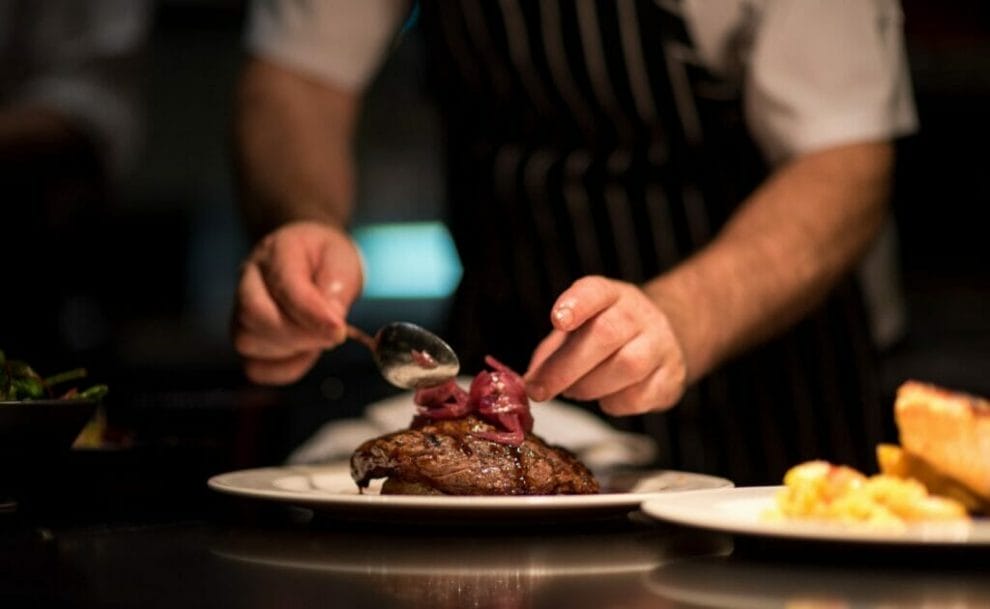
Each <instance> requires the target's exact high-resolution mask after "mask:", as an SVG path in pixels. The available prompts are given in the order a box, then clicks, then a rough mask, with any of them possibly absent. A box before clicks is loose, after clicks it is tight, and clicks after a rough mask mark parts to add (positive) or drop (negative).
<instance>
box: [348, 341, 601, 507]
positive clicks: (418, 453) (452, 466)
mask: <svg viewBox="0 0 990 609" xmlns="http://www.w3.org/2000/svg"><path fill="white" fill-rule="evenodd" d="M486 362H487V363H488V365H489V366H490V367H491V368H492V370H491V371H488V370H485V371H482V372H480V373H479V374H478V375H477V376H476V377H475V378H474V380H473V381H472V383H471V388H470V390H469V391H464V390H463V389H461V388H460V387H459V386H457V384H456V383H455V382H454V381H450V382H448V383H446V384H444V385H440V386H438V387H430V388H427V389H421V390H419V391H417V392H416V396H415V398H414V401H415V403H416V407H417V410H416V412H417V414H416V416H415V417H414V418H413V421H412V423H411V424H410V426H409V429H406V430H402V431H397V432H394V433H390V434H386V435H384V436H381V437H378V438H374V439H371V440H368V441H367V442H365V443H364V444H362V445H361V446H359V447H358V448H357V450H355V451H354V454H353V455H352V456H351V476H352V477H353V478H354V481H355V482H356V483H357V485H358V487H359V488H362V489H363V488H366V487H367V486H368V484H369V483H370V481H371V480H373V479H376V478H386V481H385V483H384V485H383V487H382V493H384V494H419V495H423V494H426V495H574V494H593V493H597V492H599V486H598V482H597V481H596V480H595V478H594V476H593V475H592V473H591V471H590V470H589V469H588V468H587V467H586V466H585V465H584V464H582V463H581V462H580V461H579V460H578V459H577V458H576V457H575V456H574V455H573V454H572V453H571V452H570V451H568V450H566V449H565V448H562V447H559V446H551V445H548V444H547V443H546V442H544V441H543V439H542V438H540V437H538V436H536V435H535V434H533V433H532V429H533V417H532V415H531V414H530V410H529V400H528V398H527V397H526V392H525V389H524V387H523V383H522V379H520V378H519V375H518V374H516V373H515V372H513V371H512V370H511V369H509V368H508V367H507V366H505V365H503V364H501V363H500V362H498V361H497V360H495V359H494V358H492V357H488V358H486Z"/></svg>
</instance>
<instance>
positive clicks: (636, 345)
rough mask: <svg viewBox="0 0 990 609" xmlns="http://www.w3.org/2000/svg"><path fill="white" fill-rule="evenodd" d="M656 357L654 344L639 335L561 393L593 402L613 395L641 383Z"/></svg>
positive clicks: (651, 370)
mask: <svg viewBox="0 0 990 609" xmlns="http://www.w3.org/2000/svg"><path fill="white" fill-rule="evenodd" d="M659 355H660V354H659V353H658V349H657V348H656V343H655V342H654V341H651V340H650V339H649V338H648V337H647V336H645V335H643V334H640V335H638V336H636V337H635V338H633V339H632V340H630V341H629V342H628V343H626V344H625V345H624V346H623V347H622V348H621V349H619V350H618V351H616V352H615V353H613V354H612V355H610V356H609V357H608V358H607V359H606V360H605V361H603V362H602V363H601V364H600V365H599V366H596V367H595V368H593V369H592V370H591V371H589V372H588V373H587V374H586V375H584V376H583V377H581V378H580V379H578V380H577V381H575V382H574V383H573V384H572V385H571V386H570V387H567V388H566V389H564V390H562V393H563V394H564V396H566V397H569V398H573V399H576V400H582V401H590V400H597V399H599V398H601V397H603V396H606V395H610V394H613V393H616V392H618V391H620V390H622V389H624V388H625V387H628V386H630V385H635V384H637V383H640V382H642V381H643V380H645V379H646V378H647V377H648V376H649V375H650V374H651V373H653V372H654V371H656V369H657V366H658V363H657V362H658V359H659Z"/></svg>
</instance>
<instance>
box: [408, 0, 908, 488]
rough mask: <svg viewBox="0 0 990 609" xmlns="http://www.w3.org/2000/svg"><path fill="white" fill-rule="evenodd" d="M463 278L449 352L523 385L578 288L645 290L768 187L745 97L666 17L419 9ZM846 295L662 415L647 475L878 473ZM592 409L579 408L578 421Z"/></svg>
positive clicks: (660, 4) (869, 363)
mask: <svg viewBox="0 0 990 609" xmlns="http://www.w3.org/2000/svg"><path fill="white" fill-rule="evenodd" d="M420 25H421V27H422V29H423V33H424V37H425V40H426V41H427V49H428V50H427V58H428V67H429V78H430V80H431V85H432V87H431V89H432V90H434V91H436V93H437V95H438V102H439V106H440V109H441V112H442V116H443V119H444V123H445V145H446V154H447V158H446V160H447V171H448V173H447V198H448V201H449V204H450V208H449V216H448V220H449V223H450V225H451V229H452V232H453V234H454V238H455V241H456V243H457V246H458V250H459V253H460V255H461V257H462V262H463V264H464V276H463V279H462V282H461V285H460V286H459V289H458V292H457V294H456V296H455V301H454V305H453V307H452V309H451V310H452V316H451V320H450V323H451V327H450V328H449V329H447V333H448V336H450V337H451V341H452V342H453V343H454V345H455V347H456V348H457V349H458V351H459V352H460V353H462V354H463V357H464V369H465V370H469V371H470V370H476V369H478V368H480V366H481V358H482V357H483V356H484V355H485V354H491V355H494V356H495V357H496V358H498V359H501V360H502V361H504V362H505V363H507V364H509V365H511V366H512V367H514V368H515V369H517V370H524V369H525V368H526V366H527V364H528V358H529V356H530V354H531V353H532V350H533V348H534V347H535V346H536V344H537V342H538V341H539V340H540V339H542V338H543V337H544V336H545V335H546V334H547V332H549V330H550V323H549V311H550V307H551V305H552V304H553V302H554V299H555V298H556V296H557V295H558V294H560V292H562V291H563V290H564V289H565V288H567V287H568V286H569V285H570V284H571V282H573V281H574V280H575V279H577V278H578V277H581V276H583V275H588V274H600V275H605V276H608V277H613V278H617V279H623V280H626V281H630V282H635V283H640V282H643V281H645V280H646V279H648V278H650V277H653V276H655V275H657V274H659V273H661V272H663V271H664V270H666V269H669V268H671V267H672V266H673V265H675V264H677V263H678V262H679V261H681V260H683V259H684V258H685V257H686V256H688V255H689V254H691V253H692V252H693V251H695V250H696V249H697V248H699V247H701V246H703V245H704V244H705V243H707V242H708V241H709V240H710V239H711V238H712V237H713V235H715V233H716V232H717V231H718V230H719V228H720V227H721V226H722V224H723V223H724V222H725V221H726V218H727V217H728V215H729V214H730V213H731V212H732V210H733V208H734V207H735V206H737V205H738V204H739V202H740V201H741V200H742V199H743V198H744V197H745V196H746V195H747V194H748V193H749V192H751V191H752V189H753V188H754V187H755V186H756V184H757V183H758V182H759V181H760V179H762V178H763V177H764V176H765V175H766V168H765V167H763V166H762V164H761V161H760V158H761V157H760V154H759V152H758V151H757V149H756V148H755V147H754V145H753V143H752V141H751V140H750V139H749V137H748V135H747V133H746V129H745V126H744V124H743V120H742V111H741V103H740V96H739V91H738V90H737V88H736V87H735V86H734V85H732V84H730V83H727V82H725V81H722V80H719V79H718V78H716V77H715V76H714V75H712V74H711V73H710V72H708V71H707V70H706V69H705V68H704V66H703V64H702V63H701V62H700V61H699V59H698V56H697V53H696V50H695V48H694V46H693V44H692V41H691V39H690V36H689V33H688V31H687V29H686V27H685V23H684V21H683V19H682V18H681V16H680V14H679V6H678V3H677V2H676V1H675V0H667V1H663V0H656V1H646V0H607V1H594V0H497V1H495V0H492V1H484V0H454V1H446V2H440V1H439V0H424V1H423V2H422V5H421V20H420ZM874 357H875V355H874V353H873V348H872V345H871V343H870V340H869V334H868V330H867V325H866V317H865V313H864V310H863V305H862V302H861V298H860V295H859V293H858V291H857V290H856V288H855V285H854V284H853V283H852V282H851V281H849V282H847V283H845V284H843V285H841V286H840V287H839V288H838V289H836V290H835V292H834V293H833V295H832V296H831V298H830V299H829V300H828V302H827V303H826V304H825V305H823V306H822V307H821V308H820V309H819V310H817V311H815V312H814V313H813V314H812V315H811V316H809V317H808V318H807V319H806V320H805V321H803V322H802V323H800V324H799V325H798V326H797V327H796V328H794V329H793V330H792V331H790V332H789V333H787V334H786V335H785V336H783V337H781V338H780V339H778V340H775V341H773V342H771V343H768V344H765V345H763V346H761V347H759V348H758V349H756V350H754V351H752V352H750V353H747V354H745V355H743V356H740V357H738V358H735V359H733V360H732V361H731V362H728V363H727V364H725V365H724V366H722V367H721V368H720V369H719V370H717V371H715V372H713V373H712V374H711V375H709V376H708V377H706V378H705V379H703V380H702V381H701V382H699V383H698V384H697V385H696V386H695V387H692V388H691V389H690V390H689V392H688V393H687V395H686V396H685V397H684V399H683V400H682V402H681V403H680V404H679V405H678V406H676V407H675V408H674V409H673V410H671V411H670V412H667V413H651V414H647V415H642V416H637V417H630V418H622V419H614V420H612V422H613V423H615V424H616V425H617V426H619V427H622V428H626V429H630V430H637V431H645V432H647V433H650V434H651V435H653V436H654V437H655V438H656V439H657V440H658V443H659V445H660V456H659V458H658V462H657V464H656V465H657V466H660V467H669V468H677V469H686V470H690V471H698V472H705V473H713V474H719V475H723V476H728V477H730V478H732V479H733V480H734V481H735V482H736V483H737V484H764V483H777V482H779V481H780V477H781V476H782V474H783V472H784V471H785V470H786V468H787V467H788V466H790V465H793V464H796V463H797V462H799V461H802V460H806V459H811V458H824V459H830V460H832V461H835V462H841V463H845V464H848V465H852V466H856V467H860V468H863V469H865V470H867V471H870V470H875V459H874V458H873V450H874V446H875V444H876V443H877V442H878V441H880V439H881V438H882V437H884V436H885V434H886V430H887V429H888V427H889V423H888V421H886V420H885V417H884V414H883V409H882V408H881V407H880V404H879V400H880V396H879V390H878V386H877V377H876V369H875V368H876V363H875V360H874ZM588 406H589V407H592V406H593V405H588Z"/></svg>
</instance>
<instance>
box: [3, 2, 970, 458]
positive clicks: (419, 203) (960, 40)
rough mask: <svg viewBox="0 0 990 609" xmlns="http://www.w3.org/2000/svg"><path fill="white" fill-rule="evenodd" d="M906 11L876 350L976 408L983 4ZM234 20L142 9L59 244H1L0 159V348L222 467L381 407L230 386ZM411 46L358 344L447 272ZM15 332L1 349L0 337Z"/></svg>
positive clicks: (367, 137)
mask: <svg viewBox="0 0 990 609" xmlns="http://www.w3.org/2000/svg"><path fill="white" fill-rule="evenodd" d="M42 4H43V3H42ZM904 9H905V14H906V22H905V23H906V29H907V41H908V47H909V55H910V60H911V67H912V73H913V78H914V87H915V91H916V99H917V104H918V109H919V113H920V117H921V130H920V132H919V133H918V135H916V136H913V137H911V138H910V139H908V140H906V141H904V142H902V143H901V148H902V152H903V154H902V157H901V159H902V160H901V164H900V167H899V173H898V178H897V187H896V192H895V210H896V220H897V224H898V228H899V256H900V265H901V269H902V283H903V288H904V290H905V294H906V297H907V307H908V308H907V311H908V318H907V323H908V325H907V331H906V333H905V334H904V336H903V337H902V338H901V339H900V340H899V341H898V342H896V343H895V344H894V345H893V346H892V347H890V349H889V350H888V351H887V352H886V353H885V360H884V366H885V367H884V386H885V390H886V391H887V392H888V393H889V394H890V395H891V400H892V396H893V391H894V389H895V388H896V386H897V385H898V384H900V382H902V381H903V380H905V379H907V378H918V379H923V380H930V381H934V382H939V383H943V384H945V385H947V386H951V387H955V388H959V389H964V390H969V391H973V392H976V393H982V394H984V395H990V374H988V372H990V273H988V272H987V269H986V266H987V261H988V259H990V257H988V255H987V253H986V251H985V249H986V248H985V243H986V228H985V226H984V225H983V224H982V223H981V222H979V221H978V220H977V218H980V217H982V216H983V214H980V211H981V208H982V207H984V206H986V205H987V204H988V203H990V183H988V180H987V179H986V174H987V170H986V156H987V155H986V154H985V153H984V151H983V147H984V146H985V145H986V143H987V142H988V141H990V120H988V118H987V117H986V114H987V108H990V27H988V26H990V19H988V16H990V15H988V13H990V9H988V7H987V6H986V5H985V3H983V2H980V1H979V0H957V1H955V2H951V3H936V2H925V1H923V0H904ZM0 19H2V17H0ZM243 19H244V7H243V4H242V3H241V2H234V1H231V0H159V1H158V2H156V3H154V4H153V5H151V7H150V11H149V13H148V15H147V24H146V27H147V30H146V32H145V33H144V35H145V39H144V44H143V48H142V50H141V53H140V55H139V57H138V59H137V63H136V64H135V66H131V67H134V68H136V72H135V76H136V80H135V81H134V82H135V94H136V95H137V97H136V99H138V100H139V108H140V114H139V121H138V127H139V128H138V130H137V133H138V135H139V137H138V138H137V139H136V140H135V142H134V144H133V146H132V147H130V148H128V149H127V153H126V154H127V158H126V159H124V161H125V162H123V163H122V167H121V170H120V174H119V175H117V176H114V178H113V179H112V180H111V182H110V183H106V184H97V185H93V184H87V183H86V180H85V178H79V177H78V176H76V177H75V178H72V179H70V180H69V182H68V183H69V186H68V187H67V191H68V192H70V193H73V194H75V195H78V194H79V192H83V193H84V194H85V196H84V197H83V200H86V201H89V204H91V207H90V208H89V210H88V211H87V212H86V213H82V214H79V213H77V214H76V216H70V217H72V218H73V219H72V221H70V222H66V223H63V224H62V225H60V226H59V227H58V229H57V230H55V231H52V232H50V233H47V234H46V235H44V236H42V237H41V238H38V237H37V236H34V237H31V238H30V239H27V238H26V237H24V236H23V235H19V231H18V222H19V220H18V218H19V216H18V215H17V213H18V212H17V211H16V208H17V207H18V203H19V202H20V201H19V200H18V199H19V198H26V197H27V196H28V195H29V194H30V193H28V194H24V192H25V191H24V190H23V185H21V186H18V184H20V182H19V180H21V181H23V178H24V176H23V174H22V173H21V170H20V169H19V167H18V165H17V163H16V162H14V161H13V160H12V159H11V158H10V157H8V156H2V157H0V160H2V161H3V165H0V175H2V182H0V183H2V184H3V185H5V190H6V192H5V193H4V194H2V195H0V197H3V205H2V208H0V209H2V210H3V211H2V212H0V213H2V215H0V227H2V230H0V239H3V240H5V241H6V242H7V243H8V245H10V244H16V248H14V247H8V248H7V249H5V250H2V251H3V252H4V256H5V258H6V259H5V260H4V265H5V266H6V267H8V268H26V266H27V263H28V262H30V263H33V264H34V265H35V266H34V268H40V269H42V270H41V271H40V272H39V271H36V270H35V271H30V272H29V273H22V274H21V275H16V274H15V275H14V277H17V278H18V279H17V280H16V281H12V280H9V279H8V281H6V282H4V283H3V284H0V285H2V287H0V291H2V292H3V294H4V298H3V299H2V301H0V307H2V310H0V315H2V316H3V319H4V320H6V322H7V323H6V325H5V326H0V327H2V328H5V330H4V331H5V332H8V336H7V337H5V336H3V335H0V349H6V350H8V356H11V357H17V356H20V357H24V358H25V359H29V360H30V361H31V362H32V363H35V364H36V367H38V368H41V369H42V370H43V371H55V370H57V369H60V368H64V367H74V366H80V365H84V366H87V367H88V368H89V369H90V374H91V377H92V378H93V380H94V381H99V382H106V383H108V384H109V385H110V386H111V393H110V395H109V396H108V399H107V406H108V411H109V413H110V415H111V419H112V420H114V421H116V422H117V423H118V424H120V425H122V426H123V427H126V428H128V429H130V430H132V431H134V433H136V434H138V436H139V438H141V439H143V440H144V441H147V442H157V443H165V444H167V443H168V442H181V441H186V442H188V441H190V438H192V441H198V442H201V443H202V444H203V445H204V446H205V447H206V449H207V450H209V449H210V447H212V448H213V449H215V450H217V451H224V452H225V454H234V455H235V456H234V457H232V461H231V462H230V463H228V465H256V464H259V463H275V462H278V461H280V460H281V459H283V458H284V456H285V455H286V452H287V451H288V450H290V449H291V447H293V446H295V445H296V444H298V443H299V442H301V441H302V440H303V439H305V438H306V437H307V436H308V435H309V434H310V433H311V432H312V431H313V430H314V429H315V428H316V427H317V426H318V425H319V424H320V423H321V422H323V421H325V420H327V419H330V418H335V417H342V416H353V415H355V414H357V413H359V412H360V410H361V408H362V407H363V406H364V405H366V404H368V403H369V402H371V401H374V400H375V399H378V398H381V397H384V396H386V395H388V394H389V393H390V392H391V390H390V389H389V388H388V387H386V386H384V384H383V383H382V382H381V381H379V380H378V379H377V377H376V375H374V374H373V371H372V368H371V361H370V358H369V357H368V355H367V353H365V352H362V351H361V349H360V348H359V347H354V346H352V345H348V346H345V347H344V348H342V349H340V350H338V351H337V352H334V353H332V354H330V355H328V356H327V357H326V358H325V361H323V362H321V364H320V365H319V366H318V367H317V369H316V370H314V371H313V373H312V374H310V375H309V376H307V377H306V378H305V379H304V380H303V381H302V382H300V383H299V384H297V385H295V386H292V387H287V388H280V389H272V388H260V387H253V386H251V385H249V384H248V383H246V381H245V380H244V378H243V377H242V375H241V373H240V369H239V367H238V362H237V360H236V358H235V356H234V354H233V352H232V349H231V346H230V344H229V341H228V333H227V328H228V316H229V313H230V309H231V303H232V295H233V291H234V287H235V284H236V280H237V273H238V266H239V264H240V261H241V259H242V257H243V256H244V255H245V254H246V252H247V249H248V246H249V244H248V243H247V242H246V238H245V235H244V234H243V232H242V228H241V225H240V220H239V218H238V216H237V213H236V205H235V200H234V189H233V186H232V175H231V165H230V155H229V137H228V136H229V134H228V130H229V126H230V122H231V108H232V88H233V85H234V82H235V77H236V74H237V70H238V67H239V65H240V62H241V60H242V51H241V32H242V22H243ZM0 29H3V27H2V24H0ZM0 40H3V38H2V37H0ZM421 50H422V49H421V42H420V41H419V40H418V38H417V33H416V31H415V30H413V31H412V32H411V33H410V34H409V35H407V36H406V37H405V39H404V40H403V42H402V43H401V44H400V45H399V46H398V48H397V49H396V51H395V53H394V54H393V56H392V57H391V58H390V59H389V60H388V62H387V63H386V64H385V66H384V67H383V69H382V72H381V74H380V75H379V78H378V79H377V80H376V81H375V83H374V85H373V88H372V90H371V91H370V92H369V95H368V98H367V105H366V109H365V112H364V115H363V117H362V121H361V128H360V136H359V144H358V154H359V157H360V159H361V163H360V167H361V174H360V178H359V197H360V199H361V201H360V203H359V205H358V208H359V209H360V215H359V216H358V217H357V218H356V223H355V226H356V228H357V229H358V233H357V234H358V238H359V241H360V242H361V244H362V246H363V247H364V248H365V253H366V255H367V256H368V259H369V266H370V269H371V270H370V278H369V282H370V283H369V289H368V293H367V294H366V295H365V296H364V297H363V298H362V300H361V301H360V302H359V303H358V305H357V308H356V309H355V312H354V316H353V319H352V321H353V322H354V323H356V324H357V325H359V326H362V327H364V328H365V329H367V330H374V328H376V327H377V326H378V325H380V324H381V323H383V322H384V321H387V320H390V319H396V318H402V319H408V320H410V321H415V322H418V323H421V324H423V325H426V326H428V327H429V326H434V325H436V324H437V323H438V320H439V319H440V317H441V316H442V315H443V313H444V311H445V307H446V304H447V301H446V296H447V295H448V294H449V293H450V290H451V289H453V287H454V285H456V282H457V277H458V273H459V267H458V261H457V259H456V254H455V253H454V252H453V250H452V246H451V244H450V242H449V236H448V235H447V234H446V233H445V231H444V229H443V225H442V224H441V223H439V222H438V219H439V218H440V215H441V208H440V203H441V200H442V198H443V176H442V173H441V168H440V146H439V137H438V122H437V119H436V115H435V113H434V108H433V106H432V104H431V101H430V99H429V97H428V96H427V95H426V93H425V91H424V71H423V65H422V56H421ZM11 184H13V186H10V185H11ZM17 188H22V190H20V191H19V190H17ZM87 189H88V190H87ZM8 193H15V194H16V196H11V195H9V194H8ZM17 193H20V194H17ZM55 196H56V197H66V198H69V197H70V195H66V194H65V193H64V192H63V193H58V194H57V195H55ZM396 244H399V245H400V247H399V248H398V249H399V250H400V251H401V250H402V249H403V248H405V249H406V250H408V248H416V249H417V251H420V252H429V254H430V256H429V264H430V266H429V267H427V268H424V267H423V266H422V265H421V266H419V267H415V268H408V267H406V266H403V265H404V264H405V262H406V258H407V257H403V256H401V255H395V254H394V252H395V251H396V250H395V249H393V248H394V246H395V245H396ZM390 276H399V277H403V278H405V279H407V280H409V281H407V282H405V283H403V284H401V285H398V284H396V283H394V282H389V281H388V278H389V277H390ZM11 328H14V329H11ZM13 332H16V333H17V335H18V336H19V337H20V338H19V342H17V345H18V347H19V349H20V350H19V351H17V352H13V351H11V349H12V347H11V346H9V345H10V343H7V341H6V340H5V339H6V338H8V337H9V336H12V334H11V333H13ZM24 337H27V339H26V340H25V338H24ZM5 343H7V344H5ZM286 404H291V405H292V407H291V408H286V406H285V405H286ZM193 409H195V411H196V412H195V413H192V412H191V410H193ZM231 447H233V448H234V452H233V453H231V452H230V448H231ZM238 451H239V452H238ZM236 455H244V456H243V457H237V456H236ZM247 455H251V456H250V457H248V456H247ZM238 459H240V460H238Z"/></svg>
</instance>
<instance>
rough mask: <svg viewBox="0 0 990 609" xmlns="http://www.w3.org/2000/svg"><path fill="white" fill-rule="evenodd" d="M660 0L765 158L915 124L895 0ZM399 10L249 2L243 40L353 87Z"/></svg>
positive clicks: (378, 59)
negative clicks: (677, 18)
mask: <svg viewBox="0 0 990 609" xmlns="http://www.w3.org/2000/svg"><path fill="white" fill-rule="evenodd" d="M617 1H631V0H617ZM667 2H668V4H669V5H670V6H671V7H673V8H674V9H675V10H679V11H681V12H682V14H683V17H684V19H685V22H686V24H687V27H688V30H689V31H690V33H691V35H692V38H693V40H694V42H695V44H696V46H697V49H698V52H699V54H700V55H701V58H702V60H703V61H704V62H705V63H706V64H707V67H708V68H709V69H710V70H711V71H713V72H715V73H717V74H720V75H722V76H724V77H726V78H729V79H732V80H736V81H737V82H738V83H739V84H740V85H741V87H742V91H743V96H744V100H745V108H746V118H747V123H748V125H749V129H750V131H751V133H752V135H753V137H754V139H755V140H756V142H757V144H758V145H759V146H760V148H761V150H762V151H763V153H764V154H765V156H766V158H767V160H768V161H769V162H770V163H771V164H774V165H776V164H779V163H781V162H783V161H785V160H787V159H789V158H791V157H793V156H794V155H796V154H801V153H806V152H811V151H813V150H817V149H823V148H827V147H830V146H835V145H839V144H843V143H850V142H856V141H871V140H883V139H890V138H895V137H898V136H903V135H906V134H910V133H911V132H913V131H914V130H916V129H917V114H916V111H915V107H914V100H913V96H912V91H911V82H910V76H909V72H908V65H907V59H906V52H905V49H904V40H903V31H902V21H903V13H902V11H901V8H900V4H899V2H898V1H897V0H717V1H712V0H682V1H681V2H680V3H677V2H674V1H673V0H667ZM408 11H409V3H408V2H407V1H406V0H253V2H252V5H251V8H250V13H249V20H248V26H247V31H246V44H247V47H248V49H249V50H250V51H251V52H253V53H255V54H257V55H259V56H263V57H266V58H268V59H270V60H273V61H277V62H279V63H282V64H284V65H286V66H288V67H291V68H294V69H297V70H300V71H302V72H304V73H306V74H308V75H309V76H311V77H314V78H317V79H319V80H323V81H325V82H328V83H331V84H334V85H335V86H338V87H342V88H345V89H349V90H355V91H358V90H361V89H363V88H364V87H365V86H366V85H367V84H368V82H369V81H370V80H371V79H372V78H373V77H374V76H375V74H376V72H377V69H378V68H379V66H380V64H381V63H382V61H383V59H384V57H385V55H386V52H387V50H388V47H389V44H390V42H391V41H392V40H393V39H394V36H395V34H396V32H397V30H398V28H399V26H400V24H401V23H402V21H403V19H404V17H405V16H406V15H407V13H408Z"/></svg>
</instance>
